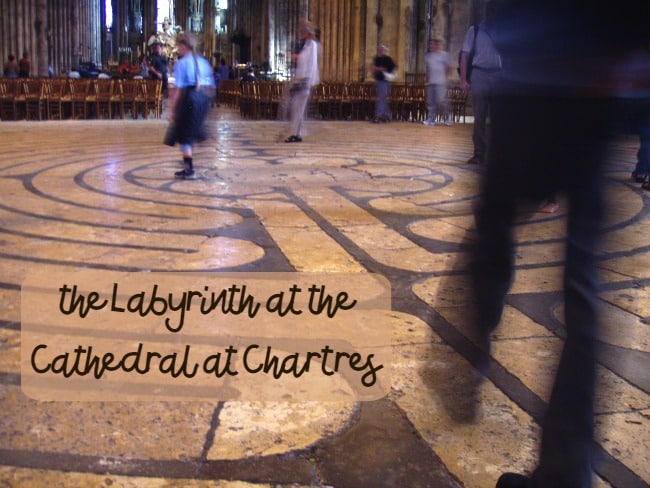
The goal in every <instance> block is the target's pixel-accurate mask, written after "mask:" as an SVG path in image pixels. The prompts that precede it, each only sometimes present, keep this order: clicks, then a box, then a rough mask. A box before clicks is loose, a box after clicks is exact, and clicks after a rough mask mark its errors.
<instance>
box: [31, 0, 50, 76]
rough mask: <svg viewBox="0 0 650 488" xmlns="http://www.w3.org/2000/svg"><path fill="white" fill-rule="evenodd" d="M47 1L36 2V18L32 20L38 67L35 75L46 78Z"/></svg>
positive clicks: (47, 61)
mask: <svg viewBox="0 0 650 488" xmlns="http://www.w3.org/2000/svg"><path fill="white" fill-rule="evenodd" d="M47 28H48V26H47V0H38V4H37V6H36V18H35V19H34V30H35V31H36V59H37V60H38V65H37V66H35V68H36V73H35V74H36V75H38V76H47V74H48V66H49V59H48V55H47V35H46V30H47Z"/></svg>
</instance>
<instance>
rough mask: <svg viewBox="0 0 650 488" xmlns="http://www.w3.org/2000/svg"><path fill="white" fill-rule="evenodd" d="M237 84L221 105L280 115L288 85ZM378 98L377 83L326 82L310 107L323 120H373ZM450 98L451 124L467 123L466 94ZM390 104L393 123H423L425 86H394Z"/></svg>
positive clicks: (224, 92) (454, 90) (246, 113)
mask: <svg viewBox="0 0 650 488" xmlns="http://www.w3.org/2000/svg"><path fill="white" fill-rule="evenodd" d="M231 81H233V80H231ZM235 83H236V84H235ZM235 83H230V84H228V85H226V86H225V87H224V86H223V84H222V86H221V87H220V99H221V100H222V103H226V104H227V105H229V106H231V107H238V108H239V111H240V113H241V116H242V117H243V118H248V119H260V118H261V119H268V118H270V119H273V118H276V117H277V116H278V110H280V109H281V107H282V99H283V95H284V92H285V90H286V89H287V87H288V84H287V83H283V82H277V81H266V80H263V81H259V82H254V83H250V82H244V83H239V82H235ZM376 99H377V95H376V89H375V85H374V83H364V82H352V83H347V82H323V83H320V84H319V85H317V86H316V87H315V89H314V91H313V97H312V103H311V104H310V106H312V107H315V112H316V114H317V116H319V117H320V118H323V119H328V120H371V119H372V118H373V117H374V109H375V103H376ZM447 99H448V102H449V108H450V111H451V114H450V115H451V118H452V121H453V122H461V121H462V122H465V112H466V105H467V93H465V92H463V91H462V90H461V89H460V88H458V87H449V88H448V89H447ZM389 103H390V107H391V112H392V118H393V120H401V121H412V122H421V121H424V120H426V118H427V101H426V85H424V84H411V83H391V87H390V92H389ZM439 116H442V114H440V115H439Z"/></svg>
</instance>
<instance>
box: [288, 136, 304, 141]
mask: <svg viewBox="0 0 650 488" xmlns="http://www.w3.org/2000/svg"><path fill="white" fill-rule="evenodd" d="M284 142H302V137H300V136H291V137H287V138H286V139H285V140H284Z"/></svg>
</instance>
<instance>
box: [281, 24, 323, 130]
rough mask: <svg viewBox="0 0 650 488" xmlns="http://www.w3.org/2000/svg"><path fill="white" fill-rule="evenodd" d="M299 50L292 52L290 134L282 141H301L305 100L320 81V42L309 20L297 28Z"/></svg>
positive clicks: (306, 100)
mask: <svg viewBox="0 0 650 488" xmlns="http://www.w3.org/2000/svg"><path fill="white" fill-rule="evenodd" d="M298 35H299V36H300V44H301V48H300V52H299V53H298V54H294V55H293V58H294V60H295V62H296V71H295V74H294V78H293V80H292V81H291V84H290V86H289V101H288V108H289V111H290V117H291V120H290V123H289V131H290V134H291V135H290V136H289V137H287V138H286V139H285V140H284V142H302V137H301V129H302V122H303V120H304V117H305V111H306V110H307V102H308V101H309V96H310V95H311V89H312V87H313V86H314V85H316V84H318V83H320V66H319V58H320V52H319V51H320V44H319V43H318V42H317V41H316V30H315V29H314V26H313V25H312V24H311V22H309V21H307V20H303V21H301V22H300V27H299V28H298Z"/></svg>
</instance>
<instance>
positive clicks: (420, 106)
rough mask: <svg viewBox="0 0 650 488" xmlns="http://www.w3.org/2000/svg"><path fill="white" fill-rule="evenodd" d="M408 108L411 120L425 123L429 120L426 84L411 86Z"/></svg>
mask: <svg viewBox="0 0 650 488" xmlns="http://www.w3.org/2000/svg"><path fill="white" fill-rule="evenodd" d="M408 90H409V94H408V103H407V108H408V110H409V111H410V120H412V121H413V122H423V121H424V120H426V118H427V87H426V85H424V84H414V85H409V88H408Z"/></svg>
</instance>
